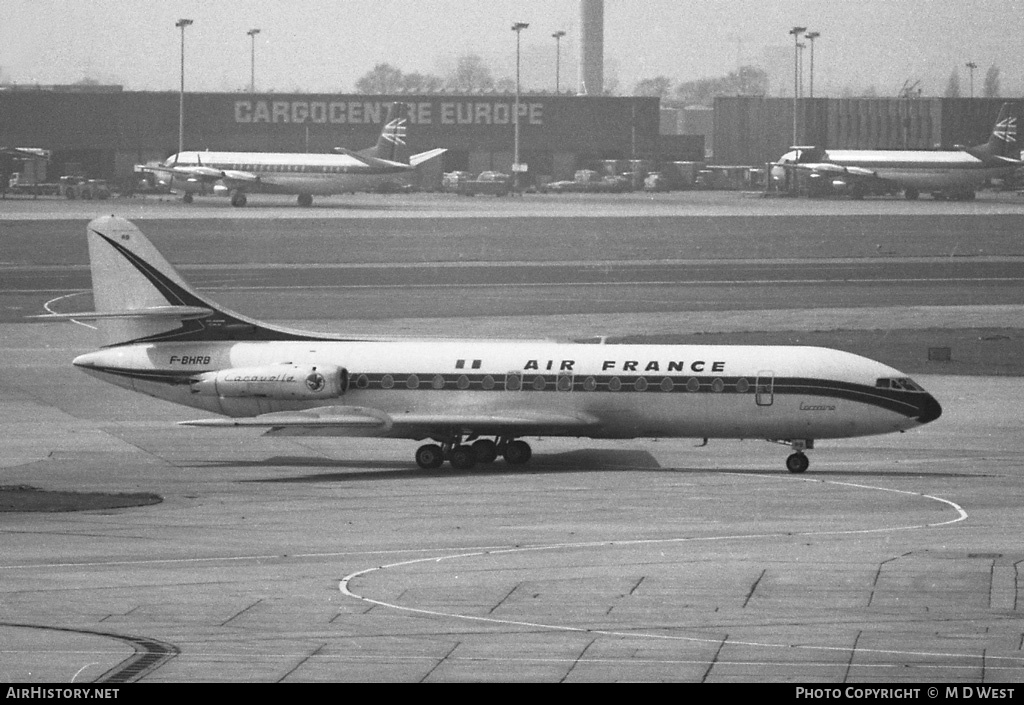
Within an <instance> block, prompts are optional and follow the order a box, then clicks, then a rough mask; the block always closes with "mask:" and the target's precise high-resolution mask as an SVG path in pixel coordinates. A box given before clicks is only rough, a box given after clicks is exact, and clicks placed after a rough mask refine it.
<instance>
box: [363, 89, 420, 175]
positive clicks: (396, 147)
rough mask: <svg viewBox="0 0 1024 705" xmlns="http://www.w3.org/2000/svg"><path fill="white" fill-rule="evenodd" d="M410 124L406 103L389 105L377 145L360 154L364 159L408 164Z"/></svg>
mask: <svg viewBox="0 0 1024 705" xmlns="http://www.w3.org/2000/svg"><path fill="white" fill-rule="evenodd" d="M408 124H409V115H408V106H406V104H405V103H391V104H390V105H388V114H387V117H386V118H384V127H382V128H381V131H380V137H378V138H377V144H375V145H374V146H372V147H370V148H369V149H364V150H362V151H360V152H358V154H360V155H362V156H364V157H373V158H374V159H386V160H387V161H390V162H400V163H402V164H408V163H409V146H408V143H407V142H406V136H407V133H408Z"/></svg>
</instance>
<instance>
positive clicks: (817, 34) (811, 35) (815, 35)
mask: <svg viewBox="0 0 1024 705" xmlns="http://www.w3.org/2000/svg"><path fill="white" fill-rule="evenodd" d="M820 36H821V32H808V33H807V38H808V39H809V40H811V90H810V93H811V97H812V98H813V97H814V40H815V39H817V38H818V37H820Z"/></svg>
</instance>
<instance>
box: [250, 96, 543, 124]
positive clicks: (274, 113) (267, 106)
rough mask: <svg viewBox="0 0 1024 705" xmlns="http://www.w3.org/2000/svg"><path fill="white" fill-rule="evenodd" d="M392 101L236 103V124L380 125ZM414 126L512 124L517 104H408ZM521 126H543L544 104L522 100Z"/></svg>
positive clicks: (503, 102)
mask: <svg viewBox="0 0 1024 705" xmlns="http://www.w3.org/2000/svg"><path fill="white" fill-rule="evenodd" d="M389 102H390V101H367V100H330V101H328V100H236V101H235V122H236V123H242V124H246V123H299V124H301V123H321V124H323V123H330V124H335V125H338V124H348V125H372V124H379V123H380V122H381V121H383V120H384V117H385V116H386V115H387V106H388V104H389ZM407 105H408V107H409V115H408V117H409V122H410V123H412V124H414V125H511V124H512V111H513V110H514V109H515V101H511V100H507V99H506V100H454V101H447V100H436V101H422V102H416V103H407ZM519 124H520V125H524V124H525V125H543V124H544V104H543V103H530V102H525V101H521V102H520V103H519Z"/></svg>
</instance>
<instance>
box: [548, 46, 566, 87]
mask: <svg viewBox="0 0 1024 705" xmlns="http://www.w3.org/2000/svg"><path fill="white" fill-rule="evenodd" d="M551 36H552V37H554V38H555V94H556V95H557V94H559V93H561V91H560V90H559V88H558V86H559V69H560V64H561V58H562V37H564V36H565V32H564V31H563V30H558V31H557V32H555V33H554V34H552V35H551Z"/></svg>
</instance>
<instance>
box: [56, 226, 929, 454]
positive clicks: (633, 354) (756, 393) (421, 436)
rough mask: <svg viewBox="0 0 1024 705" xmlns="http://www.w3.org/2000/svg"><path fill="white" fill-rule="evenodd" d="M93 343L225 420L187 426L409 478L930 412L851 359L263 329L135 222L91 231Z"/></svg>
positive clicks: (858, 425) (882, 425) (122, 365)
mask: <svg viewBox="0 0 1024 705" xmlns="http://www.w3.org/2000/svg"><path fill="white" fill-rule="evenodd" d="M88 244H89V259H90V263H91V269H92V283H93V299H94V302H95V309H96V310H95V311H93V312H89V313H71V314H57V315H50V316H41V318H50V319H60V320H70V319H82V320H98V321H99V322H100V330H101V332H102V335H103V337H104V343H105V345H104V347H103V348H102V349H100V350H98V351H96V352H91V353H87V354H84V355H81V356H79V357H77V358H75V360H74V364H75V366H77V367H78V368H79V369H81V370H84V371H85V372H87V373H89V374H91V375H94V376H96V377H98V378H100V379H102V380H104V381H107V382H111V383H113V384H116V385H118V386H121V387H125V388H126V389H130V390H133V391H136V392H142V393H144V394H149V395H151V396H154V397H158V398H160V399H166V400H168V401H172V402H176V403H179V404H184V405H186V406H191V407H196V408H199V409H203V410H205V411H210V412H214V413H216V414H221V415H223V416H226V417H228V418H226V419H202V420H197V421H185V422H182V423H183V424H185V425H190V426H212V427H241V428H249V427H257V428H265V429H268V431H267V434H268V435H276V436H377V437H384V438H404V439H411V440H416V441H423V440H427V439H429V440H431V441H432V442H431V443H427V444H425V445H422V446H421V447H420V448H419V449H418V450H417V451H416V463H417V464H418V465H419V466H420V467H422V468H437V467H439V466H440V465H441V464H442V463H443V462H444V461H445V460H448V461H449V462H450V463H451V465H452V466H453V467H455V468H459V469H468V468H471V467H473V466H474V465H476V464H477V463H489V462H492V461H494V460H495V459H496V458H497V457H498V456H499V455H501V456H503V457H504V459H505V461H506V462H507V463H509V464H511V465H518V464H521V463H525V462H527V461H528V460H529V459H530V456H531V450H530V446H529V444H527V443H526V442H525V441H523V440H522V437H523V436H526V437H530V436H571V437H583V438H638V437H652V438H657V437H669V438H703V439H705V442H706V440H707V439H709V438H733V439H743V438H758V439H766V440H774V441H777V442H782V443H784V444H786V445H789V446H791V447H792V449H793V450H794V451H795V452H794V453H793V454H792V455H790V456H789V457H788V459H787V461H786V466H787V467H788V469H789V470H790V471H791V472H795V473H799V472H803V471H805V470H806V469H807V467H808V464H809V463H808V460H807V456H806V455H805V454H804V451H805V450H807V449H810V448H812V447H813V445H814V441H815V440H816V439H821V438H844V437H852V436H864V435H871V434H880V433H891V432H894V431H904V430H907V429H910V428H914V427H916V426H920V425H921V424H926V423H928V422H930V421H934V420H935V419H937V418H939V415H940V414H941V413H942V409H941V408H940V406H939V404H938V402H937V401H936V400H935V399H934V398H932V396H931V395H930V394H928V393H927V392H926V391H925V390H924V389H922V388H921V387H920V386H919V385H917V384H916V383H914V382H913V381H912V380H910V379H909V378H908V377H907V376H906V375H904V374H902V373H901V372H899V371H897V370H895V369H893V368H892V367H888V366H886V365H883V364H881V363H879V362H875V361H873V360H869V359H867V358H864V357H859V356H857V355H853V354H851V353H847V352H840V351H838V350H830V349H825V348H814V347H794V346H731V345H722V346H713V345H588V344H560V343H554V342H509V341H503V342H483V341H477V342H474V341H456V340H439V341H433V342H424V341H409V342H396V341H381V340H371V339H357V338H344V337H332V336H326V335H317V334H312V333H305V332H301V331H295V330H288V329H284V328H279V327H275V326H271V325H267V324H264V323H261V322H258V321H255V320H253V319H250V318H247V317H245V316H242V315H240V314H237V313H234V312H232V311H228V310H227V309H224V308H222V307H220V306H218V305H217V304H215V303H213V302H212V301H210V300H209V299H207V298H206V297H204V296H202V295H201V294H199V293H197V292H196V291H195V290H193V289H192V288H190V287H189V285H188V284H186V283H185V281H184V280H183V279H182V278H181V276H179V274H178V273H177V272H176V271H175V270H174V268H173V267H172V266H171V265H170V264H169V263H168V262H167V261H166V260H165V259H164V258H163V257H162V256H161V255H160V253H159V252H158V251H157V250H156V248H155V247H153V245H152V244H150V242H149V241H148V240H147V239H146V237H145V236H144V235H143V234H142V233H141V232H140V231H139V230H138V228H136V227H135V226H134V225H133V224H131V223H130V222H128V221H126V220H122V219H119V218H114V217H103V218H98V219H96V220H94V221H92V222H91V223H89V225H88Z"/></svg>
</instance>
